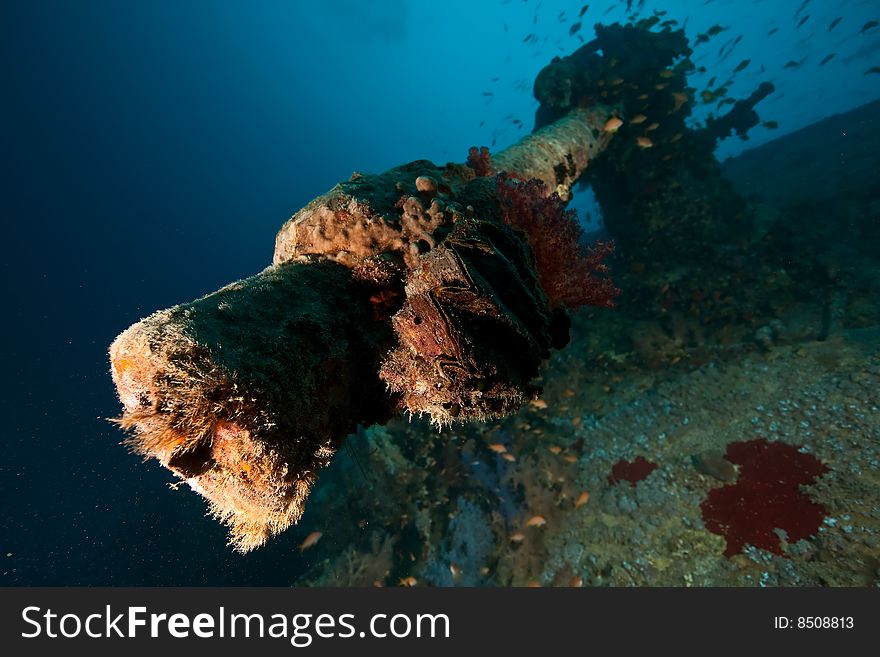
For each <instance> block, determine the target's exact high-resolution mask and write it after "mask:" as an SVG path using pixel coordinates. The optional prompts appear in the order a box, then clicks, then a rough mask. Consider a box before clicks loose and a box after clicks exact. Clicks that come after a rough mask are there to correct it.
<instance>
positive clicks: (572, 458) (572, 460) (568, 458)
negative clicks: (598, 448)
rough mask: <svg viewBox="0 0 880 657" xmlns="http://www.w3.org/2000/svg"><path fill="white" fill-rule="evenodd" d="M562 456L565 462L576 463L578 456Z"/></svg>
mask: <svg viewBox="0 0 880 657" xmlns="http://www.w3.org/2000/svg"><path fill="white" fill-rule="evenodd" d="M562 458H563V459H565V461H566V463H577V461H578V457H577V456H575V455H574V454H566V455H565V456H563V457H562Z"/></svg>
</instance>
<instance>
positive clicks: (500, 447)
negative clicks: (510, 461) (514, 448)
mask: <svg viewBox="0 0 880 657" xmlns="http://www.w3.org/2000/svg"><path fill="white" fill-rule="evenodd" d="M488 447H489V449H490V450H491V451H493V452H495V453H496V454H504V452H506V451H507V447H506V446H505V445H504V444H503V443H492V444H491V445H488Z"/></svg>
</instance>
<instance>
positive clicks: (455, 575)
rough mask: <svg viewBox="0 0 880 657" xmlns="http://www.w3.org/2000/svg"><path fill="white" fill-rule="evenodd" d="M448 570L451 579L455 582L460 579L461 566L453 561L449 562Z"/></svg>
mask: <svg viewBox="0 0 880 657" xmlns="http://www.w3.org/2000/svg"><path fill="white" fill-rule="evenodd" d="M449 572H450V573H452V581H453V582H457V581H458V580H459V579H461V568H459V567H458V564H457V563H455V562H454V561H453V562H452V563H450V564H449Z"/></svg>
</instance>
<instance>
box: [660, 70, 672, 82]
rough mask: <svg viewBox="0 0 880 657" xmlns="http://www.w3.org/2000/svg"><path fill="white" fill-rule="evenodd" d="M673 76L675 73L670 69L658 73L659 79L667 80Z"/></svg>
mask: <svg viewBox="0 0 880 657" xmlns="http://www.w3.org/2000/svg"><path fill="white" fill-rule="evenodd" d="M673 75H675V71H672V70H670V69H668V68H664V69H663V70H662V71H660V77H661V78H666V79H669V78H671V77H672V76H673Z"/></svg>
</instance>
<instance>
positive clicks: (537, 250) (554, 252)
mask: <svg viewBox="0 0 880 657" xmlns="http://www.w3.org/2000/svg"><path fill="white" fill-rule="evenodd" d="M496 184H497V194H498V200H499V202H500V204H501V215H502V219H503V220H504V222H505V223H506V224H508V225H509V226H512V227H513V228H516V229H518V230H522V231H524V232H525V233H526V237H527V239H528V242H529V246H531V248H532V251H533V253H534V255H535V268H536V269H537V271H538V278H539V280H540V282H541V287H542V288H543V289H544V292H545V293H546V294H547V298H548V300H549V301H550V307H551V308H558V307H560V306H567V307H568V308H575V307H577V306H583V305H587V306H601V307H605V308H611V307H613V306H614V301H615V299H616V298H617V296H618V295H619V294H620V290H619V289H618V288H617V287H616V286H615V285H614V283H613V282H612V280H611V279H610V278H608V277H607V276H605V274H606V273H607V272H608V266H607V265H606V264H605V262H604V260H605V258H606V257H607V256H608V255H610V254H611V253H613V252H614V243H613V242H597V243H596V245H595V246H594V247H592V248H585V247H583V246H582V245H581V243H580V237H581V228H580V226H579V225H578V222H577V215H576V213H575V212H574V211H573V210H569V211H566V209H565V205H564V203H563V202H562V201H561V200H560V198H559V196H558V195H557V194H555V193H553V194H549V195H548V194H547V190H546V187H545V185H544V183H542V182H541V181H540V180H534V179H533V180H529V181H524V180H521V179H519V178H516V177H513V176H510V175H508V174H506V173H500V174H499V175H498V177H497V178H496Z"/></svg>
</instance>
